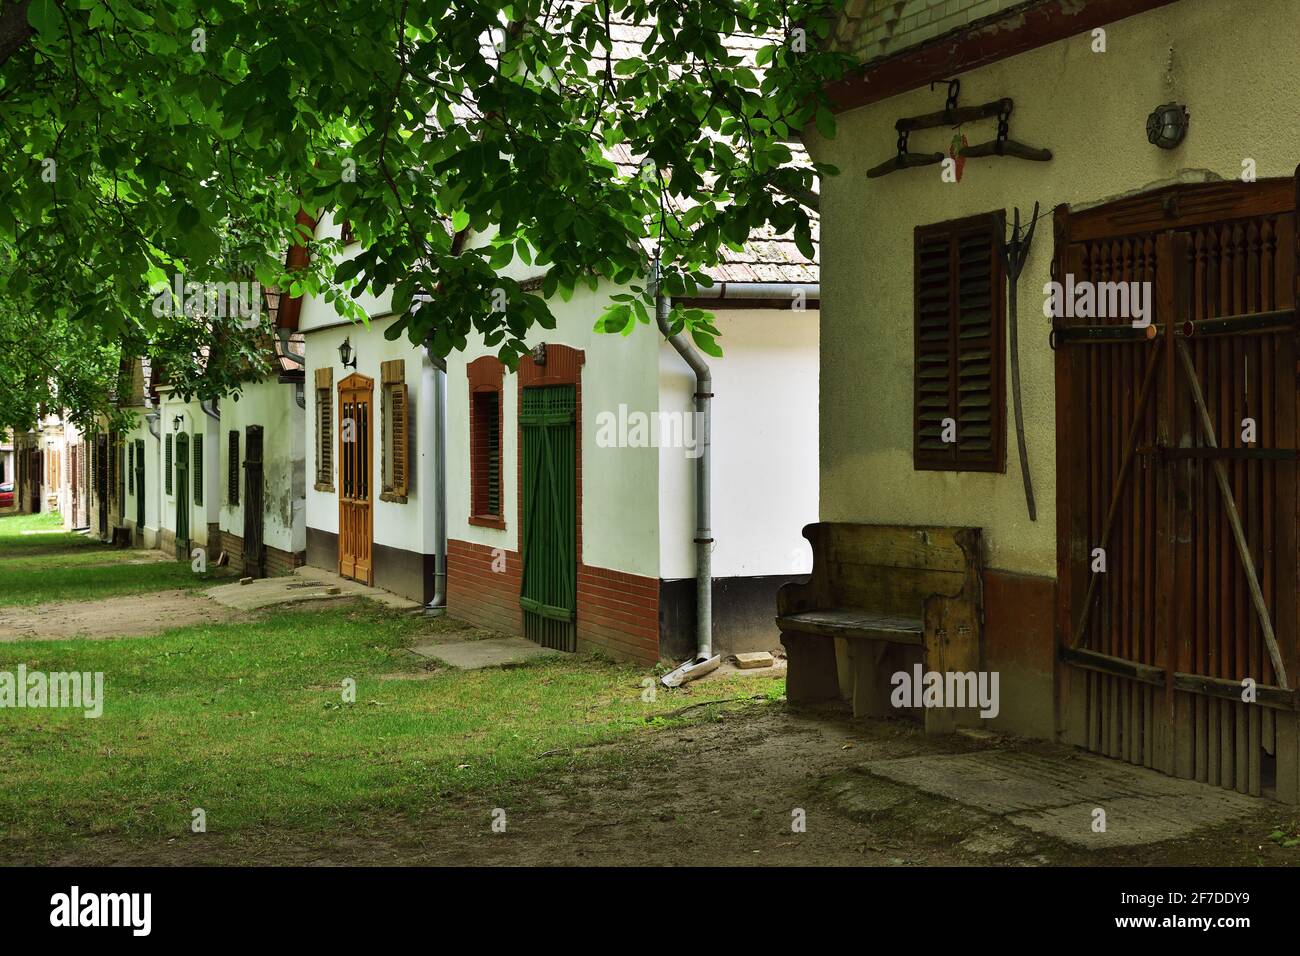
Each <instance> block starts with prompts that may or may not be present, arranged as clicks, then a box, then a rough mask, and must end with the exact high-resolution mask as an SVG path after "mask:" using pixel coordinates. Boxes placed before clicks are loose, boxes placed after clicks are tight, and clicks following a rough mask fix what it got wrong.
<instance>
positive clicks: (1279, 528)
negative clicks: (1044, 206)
mask: <svg viewBox="0 0 1300 956" xmlns="http://www.w3.org/2000/svg"><path fill="white" fill-rule="evenodd" d="M1294 195H1295V193H1294V187H1293V184H1292V183H1291V182H1290V181H1275V182H1269V183H1255V184H1213V185H1210V186H1197V187H1180V188H1175V189H1171V190H1164V191H1162V192H1160V193H1157V194H1155V195H1152V196H1146V197H1137V198H1135V199H1130V200H1124V201H1122V202H1120V203H1116V204H1114V205H1112V206H1109V207H1103V208H1101V209H1097V210H1090V211H1089V212H1087V213H1084V214H1081V215H1079V216H1077V217H1075V216H1071V215H1070V214H1069V212H1068V211H1067V210H1058V214H1057V249H1056V262H1055V266H1054V273H1055V277H1056V278H1057V279H1058V281H1060V280H1061V278H1062V277H1072V278H1073V280H1074V281H1075V282H1076V283H1078V282H1080V281H1088V282H1093V283H1099V282H1131V281H1139V282H1149V283H1150V288H1151V290H1152V292H1153V294H1154V316H1153V321H1152V327H1151V328H1150V329H1141V328H1134V327H1133V326H1132V322H1131V321H1130V318H1129V317H1127V316H1112V317H1107V318H1095V317H1094V318H1077V319H1074V318H1058V319H1056V320H1055V322H1054V325H1055V328H1054V332H1053V341H1054V344H1055V345H1056V347H1057V403H1058V484H1057V494H1058V500H1057V509H1058V555H1059V558H1058V560H1059V562H1060V566H1059V568H1058V571H1059V595H1060V606H1059V608H1058V635H1059V638H1060V640H1061V642H1062V652H1061V656H1062V658H1063V659H1064V660H1065V661H1066V662H1067V663H1068V664H1069V665H1071V668H1070V671H1069V674H1068V676H1069V679H1068V687H1067V688H1066V694H1065V699H1064V700H1063V707H1062V713H1063V716H1064V719H1065V725H1066V731H1067V735H1068V737H1069V738H1070V739H1071V740H1072V741H1073V742H1074V743H1076V744H1078V745H1080V746H1084V747H1087V748H1088V749H1090V750H1092V751H1094V752H1097V753H1103V754H1106V755H1109V756H1113V757H1117V758H1121V759H1125V760H1128V761H1130V762H1133V763H1141V764H1144V765H1146V766H1149V767H1154V768H1156V769H1160V770H1163V771H1165V772H1168V773H1173V774H1177V775H1178V776H1182V777H1187V778H1193V779H1197V780H1201V781H1204V782H1207V783H1211V784H1216V785H1219V786H1223V787H1229V788H1233V789H1236V790H1238V791H1240V792H1243V793H1252V794H1260V793H1261V792H1264V791H1271V792H1272V793H1274V794H1275V795H1276V796H1277V797H1278V798H1279V799H1283V800H1286V801H1287V802H1295V801H1296V800H1297V798H1298V797H1300V794H1298V793H1297V767H1296V756H1297V753H1296V727H1295V712H1294V707H1295V695H1294V692H1293V691H1292V690H1291V688H1290V684H1289V679H1290V678H1291V677H1292V676H1293V675H1294V674H1295V672H1296V667H1295V663H1294V662H1295V657H1296V494H1297V484H1296V448H1297V441H1296V438H1297V435H1296V421H1297V416H1296V347H1295V346H1296V342H1295V340H1296V322H1295V312H1294V302H1295V294H1294V290H1295V265H1294V260H1295V249H1296V247H1295V232H1296V221H1295V212H1294V209H1295V200H1294ZM1284 674H1285V675H1286V678H1285V679H1284V677H1283V675H1284ZM1245 681H1250V682H1252V688H1253V689H1252V691H1251V692H1250V693H1247V694H1243V690H1244V689H1245V685H1244V683H1243V682H1245ZM1252 698H1253V699H1252Z"/></svg>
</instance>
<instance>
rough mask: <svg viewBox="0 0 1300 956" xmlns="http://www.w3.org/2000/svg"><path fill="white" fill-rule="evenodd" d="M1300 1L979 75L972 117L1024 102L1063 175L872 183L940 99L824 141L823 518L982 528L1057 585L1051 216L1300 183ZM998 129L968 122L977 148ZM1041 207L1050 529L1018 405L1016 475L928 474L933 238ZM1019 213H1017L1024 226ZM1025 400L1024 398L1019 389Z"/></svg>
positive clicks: (1025, 387) (972, 169) (1155, 26)
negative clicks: (917, 454) (918, 317)
mask: <svg viewBox="0 0 1300 956" xmlns="http://www.w3.org/2000/svg"><path fill="white" fill-rule="evenodd" d="M1297 34H1300V4H1297V3H1296V2H1294V0H1255V2H1252V3H1250V4H1242V3H1227V2H1221V0H1181V2H1178V3H1173V4H1170V5H1168V6H1164V7H1161V8H1158V9H1156V10H1153V11H1151V12H1149V13H1145V14H1141V15H1139V16H1136V17H1131V18H1129V19H1125V20H1121V21H1119V22H1116V23H1113V24H1111V25H1110V26H1108V27H1107V52H1105V53H1094V52H1093V51H1092V48H1091V45H1092V38H1091V36H1090V35H1088V34H1082V35H1079V36H1076V37H1073V38H1070V39H1068V40H1065V41H1062V42H1059V43H1055V44H1052V45H1050V46H1047V47H1043V48H1040V49H1037V50H1033V51H1030V52H1027V53H1024V54H1021V55H1019V56H1016V57H1012V58H1010V59H1006V60H1002V61H1000V62H997V63H994V64H991V65H989V66H986V67H983V68H981V69H977V70H972V71H970V72H967V73H964V74H961V75H960V79H961V82H962V87H961V103H962V105H973V104H978V103H984V102H987V101H989V100H992V99H995V98H997V97H1002V96H1010V97H1012V98H1013V99H1014V100H1015V111H1014V113H1013V114H1012V117H1011V136H1012V137H1013V138H1014V139H1017V140H1019V141H1021V142H1024V143H1027V144H1029V145H1031V146H1038V147H1047V148H1050V149H1051V150H1052V151H1053V154H1054V158H1053V159H1052V161H1051V162H1047V163H1035V162H1025V161H1022V160H1017V159H1010V158H986V159H971V160H969V161H968V162H967V164H966V166H965V169H964V174H963V177H962V180H961V182H960V183H958V184H944V183H942V182H941V181H940V170H941V167H940V166H938V165H936V166H929V167H923V168H920V169H913V170H904V171H901V172H895V173H892V174H890V175H888V176H884V177H882V178H879V179H868V178H867V176H866V172H867V170H868V169H869V168H871V167H872V166H874V165H876V164H878V163H880V162H881V161H883V160H886V159H888V158H890V156H892V155H893V154H894V152H895V149H896V147H895V140H896V133H895V131H894V122H895V121H896V120H897V119H898V118H899V117H903V116H913V115H918V114H923V113H929V112H932V111H934V110H937V109H940V108H942V105H943V91H942V90H936V91H934V92H931V91H930V90H928V89H926V88H922V89H919V90H916V91H913V92H910V93H906V94H903V95H900V96H896V97H893V98H891V99H888V100H885V101H883V102H880V103H876V104H873V105H871V106H868V107H864V108H862V109H858V110H855V111H852V112H849V113H846V114H843V115H841V116H840V117H839V118H838V119H839V131H838V135H837V136H836V138H835V139H834V140H830V141H822V140H819V139H817V138H815V137H814V138H813V139H812V141H811V142H810V147H811V149H812V151H813V154H814V155H815V156H816V157H817V158H818V159H820V160H823V161H826V162H830V163H833V164H835V165H837V166H838V167H839V168H840V171H841V174H840V175H839V176H835V177H826V178H825V179H824V180H823V182H822V187H821V189H822V202H821V210H822V247H821V252H822V301H821V307H822V315H823V320H824V321H823V327H822V337H821V357H822V363H821V396H822V401H821V408H822V417H821V466H822V469H821V515H822V518H823V519H825V520H834V521H861V522H882V523H909V524H913V523H914V524H931V523H933V524H955V525H978V526H982V527H983V528H984V531H985V540H986V542H987V547H988V552H989V563H990V566H992V567H995V568H1001V569H1005V570H1010V571H1019V572H1025V573H1036V574H1044V575H1054V574H1055V561H1056V548H1055V536H1056V487H1055V475H1054V470H1055V460H1056V459H1055V456H1056V440H1057V436H1056V435H1055V419H1054V401H1055V398H1054V373H1053V364H1052V353H1051V351H1050V350H1049V349H1048V346H1047V332H1048V322H1047V320H1046V319H1044V318H1043V315H1042V305H1043V296H1042V288H1043V285H1044V283H1046V282H1047V281H1048V279H1049V273H1048V268H1049V264H1050V259H1051V254H1052V226H1051V218H1050V210H1051V209H1052V207H1054V206H1055V205H1057V204H1059V203H1069V204H1071V205H1072V206H1074V207H1076V208H1078V207H1080V206H1082V205H1085V204H1097V203H1100V202H1104V201H1108V200H1111V199H1115V198H1118V197H1120V196H1123V195H1126V194H1131V193H1136V192H1140V191H1146V190H1148V189H1151V188H1154V187H1156V186H1159V185H1167V184H1170V183H1173V182H1179V181H1197V182H1199V181H1205V180H1213V179H1228V180H1231V179H1237V178H1239V177H1240V175H1241V172H1242V161H1243V160H1244V159H1246V158H1251V159H1254V160H1255V162H1256V164H1257V169H1258V175H1259V177H1261V178H1263V177H1273V176H1291V175H1292V174H1293V173H1294V172H1295V168H1296V163H1297V160H1298V159H1300V100H1297V98H1296V97H1295V96H1294V91H1293V87H1294V77H1295V75H1296V73H1297V71H1298V70H1300V47H1298V46H1297V45H1296V42H1295V38H1296V36H1297ZM1171 100H1172V101H1177V102H1180V103H1185V104H1186V105H1187V106H1188V108H1189V110H1190V113H1191V125H1190V131H1189V133H1188V136H1187V139H1186V141H1185V142H1184V143H1183V144H1182V145H1181V146H1180V147H1179V148H1177V149H1174V150H1172V151H1165V150H1160V149H1157V148H1156V147H1154V146H1152V145H1150V144H1149V143H1148V142H1147V139H1146V132H1145V122H1146V117H1147V114H1148V113H1149V112H1150V111H1151V110H1152V109H1154V108H1155V107H1156V106H1157V105H1159V104H1162V103H1166V102H1169V101H1171ZM994 131H995V124H994V123H993V122H991V121H985V122H983V123H979V124H972V125H971V126H969V127H967V130H966V132H967V135H968V138H969V139H970V141H971V142H972V143H976V142H981V141H983V140H984V139H986V138H992V136H993V135H994ZM952 135H953V132H952V130H950V129H937V130H926V131H920V132H917V133H914V134H913V136H912V139H911V143H910V148H911V149H912V150H913V151H916V152H928V151H939V150H946V148H947V145H948V142H949V141H950V140H951V138H952ZM1035 201H1038V202H1039V203H1040V204H1041V208H1042V210H1044V211H1049V214H1048V216H1047V218H1045V219H1044V220H1043V221H1042V222H1040V223H1039V226H1038V232H1037V236H1036V238H1035V240H1034V247H1033V250H1032V252H1031V254H1030V257H1029V260H1028V262H1027V264H1026V266H1025V270H1024V273H1023V275H1022V277H1021V280H1020V300H1019V301H1020V328H1021V335H1020V363H1021V374H1022V379H1023V381H1022V395H1023V401H1024V415H1025V428H1026V432H1027V439H1028V448H1029V463H1030V470H1031V473H1032V475H1033V478H1034V488H1035V492H1036V494H1037V501H1038V520H1037V522H1034V523H1031V522H1030V521H1029V518H1028V515H1027V513H1026V508H1025V500H1024V490H1023V485H1022V480H1021V474H1020V467H1019V462H1018V458H1017V455H1016V451H1015V431H1014V425H1013V424H1012V416H1011V402H1010V397H1009V394H1008V400H1007V418H1008V434H1007V446H1008V455H1007V469H1006V473H1005V474H978V473H971V472H966V473H955V472H933V471H931V472H924V471H914V470H913V468H912V434H911V428H912V361H913V349H912V323H913V315H912V314H913V301H912V296H913V284H912V254H913V253H912V243H913V237H912V234H913V228H914V227H915V226H917V225H919V224H927V223H935V222H943V221H946V220H950V219H956V218H960V217H963V216H969V215H975V214H979V213H987V212H990V211H992V210H994V209H1007V210H1008V212H1009V210H1010V209H1011V207H1012V206H1015V205H1019V206H1020V208H1021V210H1022V215H1026V214H1028V212H1029V211H1030V210H1032V208H1033V204H1034V202H1035ZM1008 218H1009V216H1008ZM1007 379H1008V390H1009V388H1010V375H1008V376H1007Z"/></svg>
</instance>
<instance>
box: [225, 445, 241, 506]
mask: <svg viewBox="0 0 1300 956" xmlns="http://www.w3.org/2000/svg"><path fill="white" fill-rule="evenodd" d="M226 440H227V442H228V443H229V454H228V456H227V460H228V462H229V466H230V467H229V470H228V471H227V472H226V504H229V505H237V504H239V431H238V429H232V430H231V431H230V434H229V436H228V438H227V439H226Z"/></svg>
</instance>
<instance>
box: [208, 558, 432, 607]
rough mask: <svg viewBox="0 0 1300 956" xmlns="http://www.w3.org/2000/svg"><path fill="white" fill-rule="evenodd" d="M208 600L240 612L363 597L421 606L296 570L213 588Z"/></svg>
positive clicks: (315, 570) (327, 575) (324, 575)
mask: <svg viewBox="0 0 1300 956" xmlns="http://www.w3.org/2000/svg"><path fill="white" fill-rule="evenodd" d="M206 593H207V595H208V597H210V598H212V600H214V601H216V602H217V603H218V604H223V605H225V606H226V607H232V608H237V609H238V610H241V611H253V610H257V609H258V608H264V607H273V606H275V605H277V604H297V603H300V602H302V601H342V600H346V599H348V598H355V597H364V598H369V599H370V600H372V601H378V602H379V603H380V604H385V605H387V606H388V607H393V608H399V609H402V610H411V611H414V610H418V609H419V608H420V604H419V603H417V602H415V601H410V600H407V599H406V598H404V597H399V596H398V595H396V594H392V593H391V592H389V591H384V590H381V589H380V588H369V587H366V586H365V585H364V584H358V583H357V582H356V581H349V580H348V579H347V578H344V577H340V576H339V575H337V574H335V573H333V572H332V571H324V570H321V569H320V568H296V569H295V570H294V572H293V574H287V575H284V576H282V577H276V578H258V579H256V580H254V581H250V582H249V583H248V584H240V583H239V582H238V581H236V582H235V583H233V584H223V585H220V586H219V587H215V588H210V589H208V591H207V592H206Z"/></svg>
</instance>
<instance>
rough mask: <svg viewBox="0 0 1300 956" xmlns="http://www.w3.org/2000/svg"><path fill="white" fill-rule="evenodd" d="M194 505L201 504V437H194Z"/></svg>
mask: <svg viewBox="0 0 1300 956" xmlns="http://www.w3.org/2000/svg"><path fill="white" fill-rule="evenodd" d="M194 503H195V504H196V505H201V504H203V436H202V435H195V436H194Z"/></svg>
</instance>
